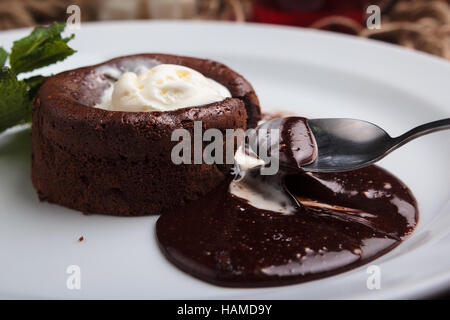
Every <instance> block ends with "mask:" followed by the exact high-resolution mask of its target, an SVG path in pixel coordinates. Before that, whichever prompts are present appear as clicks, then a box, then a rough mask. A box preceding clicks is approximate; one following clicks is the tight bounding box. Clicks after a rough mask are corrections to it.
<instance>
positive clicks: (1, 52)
mask: <svg viewBox="0 0 450 320" xmlns="http://www.w3.org/2000/svg"><path fill="white" fill-rule="evenodd" d="M6 59H8V52H6V50H5V49H3V48H2V47H0V68H2V67H3V66H4V65H5V63H6Z"/></svg>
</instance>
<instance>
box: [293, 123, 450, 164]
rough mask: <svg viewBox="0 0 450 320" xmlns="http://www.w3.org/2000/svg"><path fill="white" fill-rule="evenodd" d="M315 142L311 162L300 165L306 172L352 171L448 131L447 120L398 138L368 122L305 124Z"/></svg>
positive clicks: (425, 126) (418, 128)
mask: <svg viewBox="0 0 450 320" xmlns="http://www.w3.org/2000/svg"><path fill="white" fill-rule="evenodd" d="M307 122H308V126H309V127H310V130H311V132H312V133H313V135H314V138H315V140H316V143H317V148H318V155H317V158H316V159H315V161H314V162H312V163H310V164H308V165H304V166H302V169H303V170H305V171H310V172H341V171H349V170H356V169H359V168H363V167H366V166H368V165H371V164H373V163H375V162H377V161H379V160H380V159H382V158H384V157H385V156H386V155H388V154H389V153H390V152H392V151H393V150H395V149H397V148H398V147H400V146H402V145H403V144H405V143H407V142H409V141H411V140H413V139H415V138H417V137H420V136H422V135H425V134H428V133H431V132H435V131H439V130H445V129H450V118H447V119H442V120H438V121H434V122H430V123H427V124H424V125H421V126H418V127H416V128H414V129H412V130H410V131H408V132H406V133H405V134H403V135H401V136H399V137H395V138H393V137H391V136H390V135H389V134H388V133H387V132H386V131H385V130H383V129H382V128H380V127H379V126H377V125H375V124H373V123H370V122H368V121H363V120H357V119H341V118H325V119H310V120H308V121H307Z"/></svg>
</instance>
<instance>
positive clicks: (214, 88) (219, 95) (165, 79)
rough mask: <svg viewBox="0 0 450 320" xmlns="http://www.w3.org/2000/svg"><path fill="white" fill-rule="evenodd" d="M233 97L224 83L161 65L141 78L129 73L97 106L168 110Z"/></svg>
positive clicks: (175, 67)
mask: <svg viewBox="0 0 450 320" xmlns="http://www.w3.org/2000/svg"><path fill="white" fill-rule="evenodd" d="M227 97H231V94H230V92H229V91H228V89H227V88H226V87H224V86H223V85H221V84H220V83H218V82H216V81H214V80H212V79H210V78H206V77H205V76H203V75H202V74H201V73H200V72H198V71H195V70H193V69H191V68H187V67H184V66H180V65H174V64H160V65H157V66H156V67H154V68H152V69H150V70H148V71H147V72H144V73H141V74H139V75H137V74H136V73H133V72H125V73H124V74H122V75H121V77H120V78H119V80H118V81H117V82H116V83H114V85H113V87H112V88H110V90H107V91H106V92H105V95H104V97H103V99H102V102H101V103H100V104H98V105H96V107H98V108H102V109H107V110H112V111H132V112H139V111H168V110H174V109H179V108H184V107H190V106H197V105H204V104H208V103H212V102H217V101H222V100H224V99H225V98H227Z"/></svg>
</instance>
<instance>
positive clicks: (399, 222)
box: [156, 117, 418, 287]
mask: <svg viewBox="0 0 450 320" xmlns="http://www.w3.org/2000/svg"><path fill="white" fill-rule="evenodd" d="M270 125H272V126H276V125H278V126H279V128H280V132H281V136H280V163H283V164H287V166H286V167H288V169H286V168H284V169H283V170H280V172H279V173H278V174H277V175H275V176H260V175H258V174H257V173H256V171H255V170H252V171H250V172H248V173H247V176H246V177H245V178H244V179H242V181H239V182H236V181H232V182H231V181H228V182H227V183H225V184H223V185H222V186H220V187H219V188H218V189H216V190H214V191H212V192H211V193H210V194H209V195H208V196H206V197H205V198H203V199H200V200H198V201H194V202H192V203H190V204H188V205H187V206H185V207H183V208H179V209H178V210H176V211H173V212H167V213H165V214H163V215H162V216H161V217H160V218H159V220H158V222H157V225H156V232H157V237H158V240H159V243H160V246H161V248H162V250H163V252H164V254H165V255H166V257H167V258H168V259H169V260H170V261H171V262H173V263H174V264H175V265H177V266H178V267H179V268H181V269H182V270H184V271H186V272H188V273H190V274H192V275H193V276H195V277H198V278H200V279H202V280H205V281H207V282H211V283H214V284H217V285H222V286H230V287H231V286H235V287H260V286H278V285H286V284H293V283H299V282H305V281H309V280H313V279H317V278H323V277H326V276H330V275H333V274H337V273H340V272H343V271H346V270H349V269H352V268H355V267H357V266H360V265H362V264H365V263H367V262H369V261H371V260H373V259H375V258H377V257H379V256H381V255H383V254H384V253H386V252H388V251H389V250H392V249H393V248H394V247H396V246H397V245H398V244H400V242H401V241H402V240H404V239H405V238H406V237H407V236H408V235H409V234H410V233H411V232H412V231H413V229H414V227H415V226H416V224H417V221H418V210H417V206H416V202H415V199H414V197H413V195H412V194H411V192H410V191H409V190H408V188H407V187H406V186H405V185H404V184H403V183H402V182H401V181H399V180H398V179H397V178H396V177H394V176H393V175H391V174H390V173H388V172H387V171H385V170H383V169H381V168H379V167H377V166H370V167H366V168H363V169H360V170H355V171H349V172H343V173H326V174H325V173H318V174H316V173H314V174H312V173H305V172H303V171H301V169H299V168H297V170H296V171H294V170H293V169H292V167H293V166H292V164H294V163H295V164H297V165H298V166H299V167H300V166H301V165H302V164H305V163H307V162H309V161H313V160H314V158H315V156H316V152H317V150H316V148H315V142H314V138H313V136H312V135H311V133H310V132H309V128H308V126H307V123H306V119H304V118H298V117H290V118H284V119H283V120H282V121H279V122H278V123H276V122H274V123H272V124H270ZM266 126H267V124H266ZM230 182H231V183H232V184H240V186H242V187H243V188H247V187H249V186H250V187H251V186H252V185H253V186H255V185H257V186H258V187H259V188H261V186H264V185H267V187H268V188H269V190H281V192H283V193H284V195H285V198H286V199H290V202H291V203H290V205H291V207H292V208H293V210H291V212H289V213H280V212H276V211H273V210H267V209H264V208H257V207H255V206H252V205H251V204H250V202H249V201H247V200H246V199H243V198H240V197H238V196H236V195H235V194H232V193H230ZM270 188H272V189H270ZM265 195H267V194H265ZM279 199H280V197H279V196H277V197H274V199H273V200H274V201H279ZM279 205H280V206H283V205H284V206H286V205H287V204H286V203H279Z"/></svg>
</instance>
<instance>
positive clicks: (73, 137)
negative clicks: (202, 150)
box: [32, 54, 260, 216]
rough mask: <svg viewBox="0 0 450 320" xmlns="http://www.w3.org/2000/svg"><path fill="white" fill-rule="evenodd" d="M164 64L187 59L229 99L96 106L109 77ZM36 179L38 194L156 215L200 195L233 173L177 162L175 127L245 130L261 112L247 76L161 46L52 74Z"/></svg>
mask: <svg viewBox="0 0 450 320" xmlns="http://www.w3.org/2000/svg"><path fill="white" fill-rule="evenodd" d="M159 64H173V65H182V66H186V67H189V68H192V69H194V70H196V71H198V72H200V73H202V74H203V75H204V76H205V77H208V78H210V79H213V80H215V81H217V82H218V83H220V84H222V85H223V86H224V87H226V88H227V89H228V90H229V92H230V94H231V97H229V98H226V99H224V100H223V101H218V102H213V103H209V104H206V105H200V106H190V107H185V108H180V109H176V110H170V111H152V112H126V111H110V110H103V109H100V108H95V107H94V106H95V105H96V104H98V103H99V102H100V100H101V99H102V96H103V94H104V92H105V90H107V89H108V88H110V87H111V85H112V84H111V79H115V80H117V78H118V77H119V76H120V74H122V73H124V72H128V71H131V72H138V71H139V70H140V69H141V68H151V67H154V66H156V65H159ZM32 115H33V126H32V141H33V153H32V181H33V184H34V187H35V188H36V190H37V192H38V195H39V198H40V199H41V200H46V201H49V202H52V203H57V204H60V205H64V206H67V207H70V208H73V209H77V210H80V211H83V212H85V213H101V214H110V215H123V216H137V215H146V214H159V213H161V212H163V211H165V210H172V209H175V208H176V207H177V206H179V205H181V204H184V203H186V202H188V201H189V200H194V199H198V198H200V197H201V196H203V195H205V194H206V192H207V191H209V190H211V189H212V188H214V187H216V186H217V185H218V184H219V183H220V182H221V181H223V180H224V178H225V176H226V175H227V174H228V167H227V166H225V165H216V164H212V165H208V164H196V165H184V164H180V165H175V164H174V163H173V162H172V161H171V150H172V148H173V146H174V145H175V144H176V143H177V141H171V134H172V132H173V130H174V129H178V128H185V129H187V130H189V131H190V132H192V130H193V122H194V121H202V124H203V129H204V130H205V129H208V128H217V129H219V130H221V131H225V129H238V128H242V129H246V128H247V127H254V126H255V125H256V123H257V122H258V120H259V119H260V108H259V102H258V98H257V96H256V94H255V92H254V90H253V88H252V86H251V85H250V84H249V82H248V81H246V80H245V79H244V78H243V77H242V76H241V75H239V74H237V73H236V72H234V71H233V70H231V69H229V68H228V67H226V66H225V65H223V64H220V63H218V62H215V61H211V60H202V59H196V58H190V57H180V56H173V55H163V54H141V55H134V56H126V57H120V58H117V59H113V60H110V61H107V62H105V63H102V64H98V65H94V66H89V67H84V68H80V69H75V70H71V71H67V72H63V73H60V74H58V75H55V76H52V77H50V78H48V79H46V80H45V81H44V83H43V85H42V87H41V88H40V91H39V93H38V98H37V99H36V102H35V104H34V107H33V114H32Z"/></svg>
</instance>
